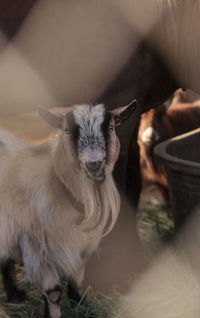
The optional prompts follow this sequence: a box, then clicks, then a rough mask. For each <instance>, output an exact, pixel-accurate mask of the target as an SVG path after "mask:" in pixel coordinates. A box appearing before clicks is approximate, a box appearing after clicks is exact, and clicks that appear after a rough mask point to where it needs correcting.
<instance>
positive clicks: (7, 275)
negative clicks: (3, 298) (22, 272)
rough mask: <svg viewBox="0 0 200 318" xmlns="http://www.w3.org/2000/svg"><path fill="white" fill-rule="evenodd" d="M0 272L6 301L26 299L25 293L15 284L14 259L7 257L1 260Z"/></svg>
mask: <svg viewBox="0 0 200 318" xmlns="http://www.w3.org/2000/svg"><path fill="white" fill-rule="evenodd" d="M1 273H2V277H3V285H4V288H5V291H6V294H7V301H17V302H22V301H24V300H25V299H26V293H25V291H24V290H20V289H19V288H18V286H17V279H16V270H15V261H14V260H11V259H9V260H7V261H5V262H3V263H2V264H1Z"/></svg>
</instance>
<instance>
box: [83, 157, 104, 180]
mask: <svg viewBox="0 0 200 318" xmlns="http://www.w3.org/2000/svg"><path fill="white" fill-rule="evenodd" d="M83 169H84V172H85V173H86V175H87V177H88V178H90V179H92V180H93V181H95V182H101V183H102V182H103V181H104V180H105V168H104V163H103V161H88V162H86V163H85V164H83Z"/></svg>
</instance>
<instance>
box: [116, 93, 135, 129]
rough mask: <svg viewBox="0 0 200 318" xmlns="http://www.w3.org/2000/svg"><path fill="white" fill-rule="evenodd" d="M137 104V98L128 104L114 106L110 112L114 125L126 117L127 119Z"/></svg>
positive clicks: (120, 122) (117, 124)
mask: <svg viewBox="0 0 200 318" xmlns="http://www.w3.org/2000/svg"><path fill="white" fill-rule="evenodd" d="M137 105H138V102H137V100H136V99H135V100H133V101H132V102H131V103H130V104H128V105H127V106H124V107H118V108H115V109H114V110H113V111H112V112H111V113H112V114H113V115H114V119H115V126H116V127H117V126H120V125H121V124H122V123H123V122H124V121H125V120H126V119H128V118H129V117H130V116H131V115H132V113H133V112H134V111H135V109H136V107H137Z"/></svg>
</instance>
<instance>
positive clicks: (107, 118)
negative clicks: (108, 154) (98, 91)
mask: <svg viewBox="0 0 200 318" xmlns="http://www.w3.org/2000/svg"><path fill="white" fill-rule="evenodd" d="M110 121H111V114H110V113H109V112H105V116H104V121H103V123H102V126H101V127H102V132H103V136H104V140H105V144H106V150H107V146H108V139H109V125H110Z"/></svg>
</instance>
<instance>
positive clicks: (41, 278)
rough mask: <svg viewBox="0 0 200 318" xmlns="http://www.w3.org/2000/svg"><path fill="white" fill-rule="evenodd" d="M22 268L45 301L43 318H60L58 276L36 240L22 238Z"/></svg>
mask: <svg viewBox="0 0 200 318" xmlns="http://www.w3.org/2000/svg"><path fill="white" fill-rule="evenodd" d="M21 250H22V255H23V262H24V267H25V269H26V271H27V274H28V276H29V277H30V279H31V280H32V282H33V284H34V285H35V286H36V287H38V289H40V290H41V291H42V293H43V296H44V299H45V312H44V317H45V318H61V311H60V306H59V301H60V297H61V289H60V286H59V284H60V281H59V277H58V274H57V272H56V270H55V268H54V267H53V266H51V265H50V264H51V263H50V262H48V259H47V255H46V253H44V254H43V253H41V248H40V244H39V242H38V243H37V238H35V239H32V238H29V237H28V236H26V237H24V239H23V241H22V242H21Z"/></svg>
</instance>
